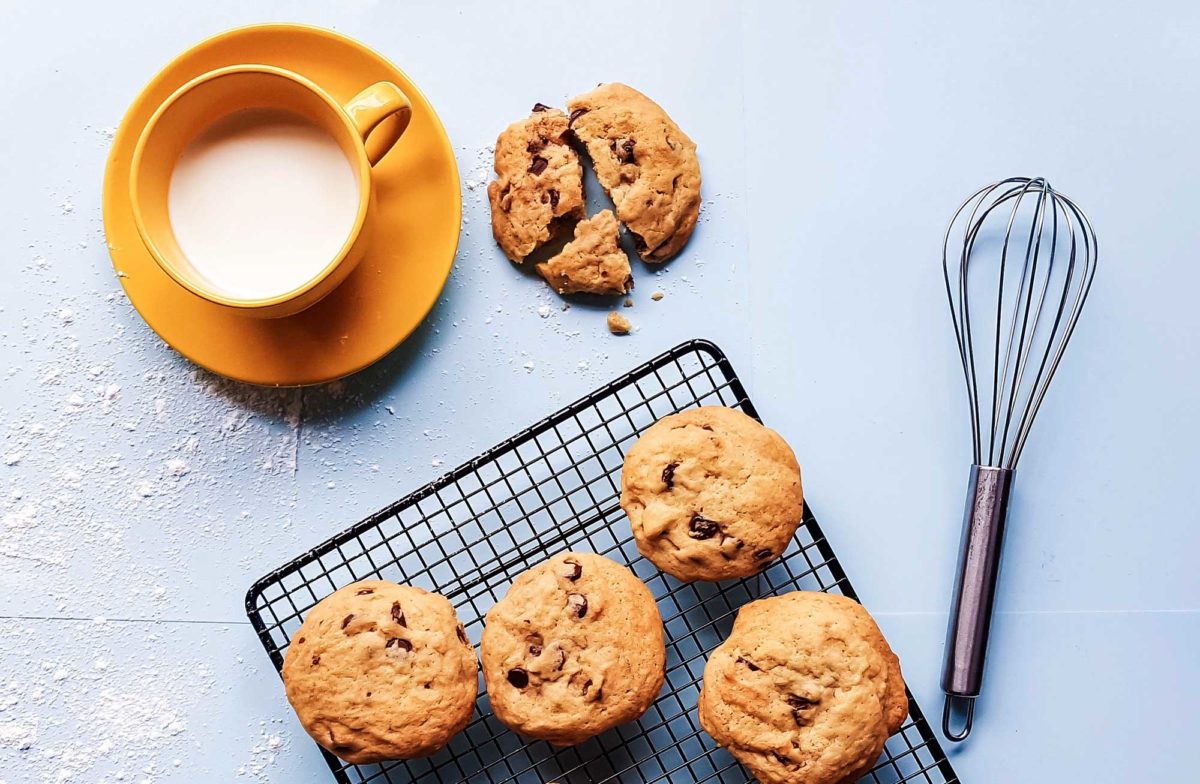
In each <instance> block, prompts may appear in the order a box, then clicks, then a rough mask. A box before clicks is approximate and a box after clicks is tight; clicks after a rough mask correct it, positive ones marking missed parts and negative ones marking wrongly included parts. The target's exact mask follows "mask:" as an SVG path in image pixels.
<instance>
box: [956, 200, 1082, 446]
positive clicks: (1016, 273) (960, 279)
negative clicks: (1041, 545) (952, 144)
mask: <svg viewBox="0 0 1200 784" xmlns="http://www.w3.org/2000/svg"><path fill="white" fill-rule="evenodd" d="M1001 232H1002V233H1001ZM957 236H961V245H960V246H959V249H958V253H957V258H955V257H954V255H953V254H952V251H951V246H952V242H953V240H954V238H955V237H957ZM992 243H997V244H999V253H998V254H994V253H991V252H988V250H989V249H988V247H985V246H988V245H990V244H992ZM1097 253H1098V246H1097V242H1096V236H1095V232H1094V231H1093V229H1092V225H1091V223H1090V222H1089V221H1088V219H1087V216H1086V215H1084V213H1083V211H1082V210H1080V209H1079V208H1078V207H1077V206H1076V205H1075V203H1074V202H1072V201H1071V200H1070V199H1069V198H1067V197H1066V196H1064V195H1063V194H1061V193H1059V192H1057V191H1055V190H1054V189H1053V188H1052V187H1051V186H1050V183H1049V182H1048V181H1047V180H1046V179H1045V178H1042V177H1034V178H1030V177H1010V178H1008V179H1006V180H1001V181H999V182H996V183H993V184H991V185H989V186H987V187H984V188H980V189H979V190H978V191H976V192H975V193H974V194H972V195H971V197H970V198H968V199H967V200H966V201H965V202H963V204H962V205H961V206H960V207H959V208H958V210H957V211H956V212H955V213H954V217H953V218H952V219H951V221H950V225H949V226H948V227H947V229H946V234H945V237H944V240H943V243H942V271H943V277H944V280H945V284H946V296H947V299H948V300H949V303H950V317H951V321H952V322H953V325H954V333H955V338H956V341H957V344H958V351H959V360H960V362H961V364H962V368H963V375H964V378H965V381H966V386H967V398H968V403H969V406H970V414H971V440H972V450H973V454H972V456H973V460H974V462H975V463H976V464H979V465H991V466H996V467H1005V468H1015V467H1016V464H1017V461H1018V460H1019V459H1020V455H1021V452H1022V450H1023V448H1024V445H1025V441H1026V439H1027V438H1028V436H1029V433H1030V430H1031V428H1032V425H1033V420H1034V418H1035V416H1036V414H1037V411H1038V409H1039V408H1040V407H1041V404H1042V401H1043V400H1044V398H1045V394H1046V389H1047V388H1048V386H1049V384H1050V380H1051V378H1052V377H1053V375H1054V373H1055V371H1056V370H1057V368H1058V364H1059V362H1060V361H1061V359H1062V354H1063V351H1064V350H1065V348H1066V344H1067V342H1068V341H1069V340H1070V337H1071V335H1072V333H1073V332H1074V328H1075V323H1076V321H1077V320H1078V318H1079V313H1080V311H1081V310H1082V308H1083V303H1084V301H1085V299H1086V298H1087V294H1088V292H1089V291H1090V289H1091V283H1092V278H1093V276H1094V275H1095V269H1096V266H1095V261H1096V256H1097ZM997 258H998V261H997ZM988 278H990V279H992V280H993V281H994V283H995V285H994V286H993V287H992V291H993V292H994V293H993V294H992V295H991V296H994V297H995V299H994V301H985V302H983V303H982V304H983V305H984V306H985V308H986V310H985V312H989V311H992V309H993V308H992V306H994V318H993V319H990V320H989V321H990V323H988V324H980V323H979V320H978V317H977V315H976V314H975V313H973V312H972V311H973V309H974V310H978V307H979V305H980V303H979V302H978V301H977V300H978V298H979V297H980V296H981V295H982V294H983V292H984V291H986V288H987V287H986V286H985V285H984V284H985V283H986V280H987V279H988ZM977 279H980V280H977ZM973 281H974V282H973ZM989 315H990V314H989ZM982 339H990V340H991V345H990V346H989V347H988V348H989V349H990V350H988V351H987V353H986V354H983V355H980V351H979V349H980V348H981V347H980V346H977V345H976V344H977V343H978V342H980V341H981V340H982ZM985 357H986V358H985ZM989 371H990V372H989ZM985 412H987V413H985Z"/></svg>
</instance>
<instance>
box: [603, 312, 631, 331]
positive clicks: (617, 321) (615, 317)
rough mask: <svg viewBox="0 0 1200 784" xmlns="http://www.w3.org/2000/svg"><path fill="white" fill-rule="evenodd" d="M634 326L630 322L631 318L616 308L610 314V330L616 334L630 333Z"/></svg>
mask: <svg viewBox="0 0 1200 784" xmlns="http://www.w3.org/2000/svg"><path fill="white" fill-rule="evenodd" d="M632 328H633V325H632V324H630V323H629V319H627V318H625V317H624V316H622V315H621V314H620V313H618V312H616V311H615V310H614V311H613V312H611V313H609V314H608V331H609V332H611V333H613V334H614V335H628V334H629V330H630V329H632Z"/></svg>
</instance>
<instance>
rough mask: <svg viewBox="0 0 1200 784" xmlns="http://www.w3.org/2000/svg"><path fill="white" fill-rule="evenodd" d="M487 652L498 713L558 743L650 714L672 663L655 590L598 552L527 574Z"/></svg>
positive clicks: (512, 592) (493, 625)
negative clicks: (666, 670) (597, 553)
mask: <svg viewBox="0 0 1200 784" xmlns="http://www.w3.org/2000/svg"><path fill="white" fill-rule="evenodd" d="M480 650H481V652H482V658H483V677H484V680H485V681H486V683H487V691H488V696H489V697H490V698H491V703H492V710H493V711H494V712H495V714H496V717H497V718H498V719H500V721H502V722H504V723H505V724H506V725H507V726H508V727H510V728H511V729H513V730H515V731H517V732H519V733H521V734H523V735H526V736H528V737H531V738H538V739H541V740H547V741H549V742H550V743H553V744H555V745H558V746H570V745H574V744H576V743H582V742H583V741H584V740H587V739H588V738H590V737H592V736H594V735H598V734H600V733H601V732H604V731H605V730H607V729H610V728H612V727H615V726H617V725H618V724H624V723H625V722H627V721H633V720H634V719H636V718H637V717H639V716H641V715H642V714H643V713H644V712H645V711H646V708H648V707H650V703H652V702H653V701H654V698H655V697H656V696H657V695H658V691H659V689H661V688H662V684H663V677H664V666H665V662H666V650H665V647H664V645H663V626H662V618H661V617H660V616H659V614H658V607H657V605H655V603H654V597H653V596H651V594H650V591H649V589H647V588H646V586H645V584H643V583H642V581H641V580H639V579H638V578H637V577H635V576H634V574H633V573H632V572H630V571H629V570H628V569H626V568H625V567H623V566H621V565H619V564H617V563H614V562H613V561H610V560H609V559H607V558H604V557H602V556H599V555H595V554H592V553H560V554H559V555H556V556H554V557H553V558H551V559H550V560H548V561H545V562H544V563H541V564H539V565H537V566H535V567H533V568H532V569H529V570H528V571H526V572H524V573H523V574H521V575H520V576H519V577H517V579H516V580H514V581H513V584H512V587H511V588H510V589H509V591H508V595H507V596H505V597H504V598H503V599H501V600H500V601H499V602H497V603H496V605H495V606H494V607H493V608H492V609H491V610H490V611H489V612H488V614H487V621H486V623H485V626H484V630H483V642H482V643H481V645H480Z"/></svg>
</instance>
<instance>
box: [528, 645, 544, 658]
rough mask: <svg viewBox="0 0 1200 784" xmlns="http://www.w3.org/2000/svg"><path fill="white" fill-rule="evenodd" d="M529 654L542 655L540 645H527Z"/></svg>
mask: <svg viewBox="0 0 1200 784" xmlns="http://www.w3.org/2000/svg"><path fill="white" fill-rule="evenodd" d="M529 655H530V656H541V655H542V646H540V645H530V646H529Z"/></svg>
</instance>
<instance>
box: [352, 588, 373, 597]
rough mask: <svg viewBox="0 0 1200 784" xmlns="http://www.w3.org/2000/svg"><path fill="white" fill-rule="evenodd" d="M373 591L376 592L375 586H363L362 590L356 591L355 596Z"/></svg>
mask: <svg viewBox="0 0 1200 784" xmlns="http://www.w3.org/2000/svg"><path fill="white" fill-rule="evenodd" d="M371 593H375V589H374V588H363V589H362V590H361V591H359V592H358V593H356V594H354V595H355V596H366V595H367V594H371Z"/></svg>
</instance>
